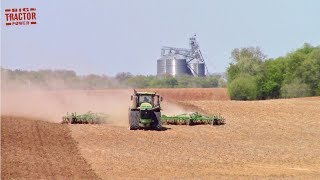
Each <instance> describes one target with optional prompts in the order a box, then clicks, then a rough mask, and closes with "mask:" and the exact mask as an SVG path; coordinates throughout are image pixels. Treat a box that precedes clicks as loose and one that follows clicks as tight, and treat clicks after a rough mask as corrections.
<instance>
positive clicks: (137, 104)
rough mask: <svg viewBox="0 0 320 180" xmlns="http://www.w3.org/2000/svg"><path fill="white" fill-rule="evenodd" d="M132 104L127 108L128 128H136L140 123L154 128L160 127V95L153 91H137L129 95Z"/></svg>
mask: <svg viewBox="0 0 320 180" xmlns="http://www.w3.org/2000/svg"><path fill="white" fill-rule="evenodd" d="M131 100H132V106H131V107H130V108H129V126H130V130H137V129H139V128H140V124H141V125H142V126H143V127H149V128H151V129H155V130H161V129H162V123H161V112H160V111H161V107H160V101H162V97H160V96H159V95H158V94H156V93H155V92H137V91H134V94H133V95H132V96H131Z"/></svg>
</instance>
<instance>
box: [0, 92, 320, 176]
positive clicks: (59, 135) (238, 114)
mask: <svg viewBox="0 0 320 180" xmlns="http://www.w3.org/2000/svg"><path fill="white" fill-rule="evenodd" d="M160 91H161V90H160ZM160 91H159V90H158V92H160ZM170 91H172V92H171V93H170ZM183 91H185V94H188V95H187V96H186V95H183V93H181V89H180V90H178V91H177V90H169V89H166V90H163V92H160V93H161V94H163V96H165V100H170V97H175V98H176V99H174V98H171V101H173V102H175V101H178V100H181V99H185V98H186V97H188V98H189V99H190V100H189V101H183V102H179V104H180V105H179V106H177V105H175V107H176V108H177V109H180V110H181V109H183V108H182V107H181V106H185V107H188V108H193V109H196V110H200V111H202V112H205V113H208V114H211V113H221V114H222V115H223V116H225V117H226V123H227V124H226V125H223V126H209V125H201V126H166V127H167V128H168V129H167V130H166V131H160V132H158V131H144V130H138V131H129V130H128V129H127V127H125V126H122V125H120V126H119V125H112V124H106V125H60V124H56V123H48V122H42V121H35V120H28V119H23V118H13V117H5V118H3V116H2V120H1V125H2V127H1V137H2V140H1V142H2V146H1V150H2V152H1V163H2V167H1V172H2V175H1V176H2V178H3V179H7V178H19V177H20V178H21V177H30V178H41V177H47V176H52V177H56V178H57V177H60V178H61V177H63V178H70V177H76V178H77V177H78V178H88V177H89V179H95V178H98V177H100V178H102V179H110V178H111V179H122V178H164V179H172V178H191V179H199V178H200V179H212V178H245V179H247V178H289V179H291V178H301V179H310V178H311V179H317V178H320V138H319V137H320V121H319V120H320V97H314V98H299V99H286V100H267V101H250V102H238V101H230V100H226V99H228V98H226V97H225V95H223V93H225V92H226V91H225V90H224V92H223V90H219V91H221V92H222V94H221V95H215V96H214V97H215V98H213V96H209V94H210V93H212V89H206V90H202V92H201V93H199V90H198V89H190V90H189V91H190V92H188V90H183ZM205 91H209V92H205ZM86 93H87V94H88V93H89V94H91V95H94V96H96V95H97V96H101V97H102V96H103V97H104V96H106V97H107V95H106V93H107V91H104V90H102V91H95V92H93V91H92V92H86ZM115 93H116V92H112V94H115ZM166 93H167V95H165V94H166ZM179 93H181V95H180V96H178V95H177V94H179ZM193 93H195V94H197V93H198V94H197V95H195V96H192V94H193ZM216 93H217V91H216ZM199 94H200V95H199ZM201 94H202V95H201ZM91 95H90V96H89V99H90V98H91ZM183 96H184V97H183ZM206 97H207V98H208V97H210V98H212V99H211V100H204V99H206ZM217 97H221V98H220V99H219V98H217ZM128 99H129V97H128ZM126 103H130V102H129V101H126ZM124 104H125V103H124ZM128 105H129V104H126V108H127V107H128ZM169 105H170V104H169ZM116 118H117V120H116V121H123V122H125V121H126V114H123V116H122V117H121V116H117V117H116ZM113 121H114V120H113ZM37 129H42V130H40V133H37ZM17 134H18V136H17ZM30 139H36V140H35V141H33V140H30ZM40 142H41V143H40ZM69 148H70V149H71V151H70V150H69V151H68V150H67V149H69ZM17 149H18V151H17ZM30 152H31V153H30ZM46 162H47V163H46ZM18 165H19V166H18ZM58 165H59V166H58ZM16 166H18V167H20V168H13V167H16ZM60 166H61V168H60ZM49 167H52V168H49ZM81 167H82V168H81ZM79 168H80V169H79ZM49 169H50V170H49ZM42 170H43V171H42ZM84 172H85V173H84Z"/></svg>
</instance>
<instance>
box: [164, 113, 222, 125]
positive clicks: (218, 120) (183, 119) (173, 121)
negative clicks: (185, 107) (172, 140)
mask: <svg viewBox="0 0 320 180" xmlns="http://www.w3.org/2000/svg"><path fill="white" fill-rule="evenodd" d="M161 121H162V124H168V125H190V126H192V125H200V124H210V125H222V124H224V123H225V119H224V118H223V117H222V116H221V115H213V116H212V117H210V116H205V115H202V114H200V113H198V112H194V113H189V114H187V113H185V114H180V115H175V116H167V115H162V116H161Z"/></svg>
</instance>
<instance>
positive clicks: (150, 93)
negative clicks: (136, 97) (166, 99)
mask: <svg viewBox="0 0 320 180" xmlns="http://www.w3.org/2000/svg"><path fill="white" fill-rule="evenodd" d="M136 94H140V95H155V94H156V92H136Z"/></svg>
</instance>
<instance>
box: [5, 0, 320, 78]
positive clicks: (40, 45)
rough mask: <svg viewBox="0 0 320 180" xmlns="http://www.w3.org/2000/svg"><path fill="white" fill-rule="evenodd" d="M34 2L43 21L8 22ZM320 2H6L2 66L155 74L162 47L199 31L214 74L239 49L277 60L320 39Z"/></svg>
mask: <svg viewBox="0 0 320 180" xmlns="http://www.w3.org/2000/svg"><path fill="white" fill-rule="evenodd" d="M23 7H34V8H36V9H37V10H36V13H37V16H36V17H37V19H36V21H37V24H36V25H25V26H5V19H4V9H7V8H23ZM319 18H320V1H318V0H259V1H257V0H241V1H239V0H54V1H43V0H19V1H12V0H1V66H2V67H4V68H9V69H23V70H39V69H68V70H74V71H75V72H76V73H77V74H81V75H85V74H105V75H110V76H114V75H116V74H117V73H119V72H131V73H132V74H135V75H138V74H142V75H155V74H156V73H157V68H156V66H157V59H159V58H160V53H161V52H160V49H161V47H162V46H172V47H179V48H189V37H191V36H192V35H194V34H197V40H198V42H199V44H200V49H201V51H202V54H203V56H204V58H205V62H206V64H207V66H208V70H209V72H210V73H218V72H225V71H226V68H227V67H228V65H229V63H230V62H231V61H232V60H231V59H230V54H231V51H232V50H233V49H234V48H241V47H249V46H254V47H255V46H258V47H260V48H261V49H262V51H263V52H264V53H265V54H266V55H267V56H268V57H269V58H276V57H279V56H284V55H286V54H287V53H288V52H290V51H293V50H295V49H297V48H300V47H302V45H303V44H304V43H310V44H311V45H313V46H318V45H320V20H319Z"/></svg>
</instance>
